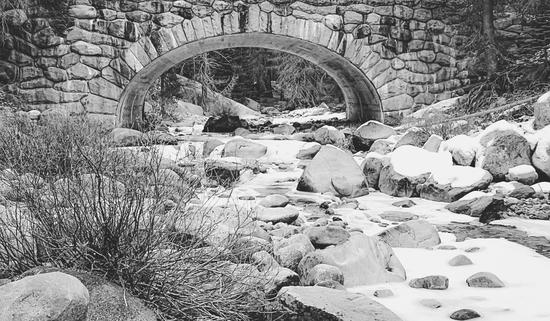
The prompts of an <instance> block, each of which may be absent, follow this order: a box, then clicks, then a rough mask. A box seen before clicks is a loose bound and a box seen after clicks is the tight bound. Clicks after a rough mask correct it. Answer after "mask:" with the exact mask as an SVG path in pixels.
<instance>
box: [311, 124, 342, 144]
mask: <svg viewBox="0 0 550 321" xmlns="http://www.w3.org/2000/svg"><path fill="white" fill-rule="evenodd" d="M313 137H314V138H315V141H316V142H318V143H319V144H321V145H326V144H331V145H336V146H344V144H345V143H346V136H345V135H344V133H342V132H341V131H339V130H338V129H337V128H335V127H332V126H328V125H325V126H323V127H321V128H319V129H317V130H316V131H315V133H313Z"/></svg>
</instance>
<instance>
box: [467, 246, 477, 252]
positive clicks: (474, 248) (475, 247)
mask: <svg viewBox="0 0 550 321" xmlns="http://www.w3.org/2000/svg"><path fill="white" fill-rule="evenodd" d="M479 250H481V249H480V248H479V247H477V246H474V247H469V248H467V249H465V250H464V252H467V253H476V252H479Z"/></svg>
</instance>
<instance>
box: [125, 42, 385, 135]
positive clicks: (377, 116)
mask: <svg viewBox="0 0 550 321" xmlns="http://www.w3.org/2000/svg"><path fill="white" fill-rule="evenodd" d="M239 47H249V48H250V47H251V48H264V49H271V50H277V51H282V52H286V53H289V54H293V55H296V56H298V57H301V58H303V59H305V60H308V61H310V62H312V63H313V64H315V65H317V66H319V67H320V68H321V69H323V70H324V71H326V73H327V74H328V75H329V76H331V77H332V78H333V79H334V80H335V81H336V83H337V84H338V86H339V87H340V89H341V91H342V94H343V96H344V99H345V102H346V113H347V119H348V120H349V121H352V122H364V121H367V120H371V119H374V120H379V121H383V120H384V116H383V112H382V103H381V100H380V97H379V95H378V93H377V91H376V88H375V87H374V85H373V84H372V82H371V81H370V80H369V79H368V78H367V76H366V75H365V74H364V73H363V72H362V71H361V70H360V69H359V68H358V67H356V66H355V65H354V64H352V63H351V62H350V61H349V60H347V59H346V58H345V57H343V56H341V55H339V54H337V53H336V52H334V51H332V50H329V49H327V48H325V47H323V46H320V45H318V44H315V43H312V42H309V41H305V40H302V39H297V38H293V37H288V36H281V35H273V34H268V33H242V34H231V35H223V36H216V37H211V38H205V39H201V40H196V41H193V42H189V43H187V44H184V45H182V46H179V47H177V48H174V49H173V50H171V51H169V52H167V53H165V54H163V55H162V56H159V57H158V58H157V59H155V60H153V61H152V62H151V63H149V64H148V65H147V66H145V67H144V68H143V69H141V70H140V71H139V72H138V73H137V74H136V75H135V76H134V77H133V78H132V80H131V81H130V83H129V84H128V85H127V86H126V87H125V89H124V91H123V93H122V95H121V97H120V100H119V103H118V108H117V126H119V127H130V128H133V127H136V126H138V125H139V124H140V123H141V122H142V117H143V106H144V103H145V97H146V94H147V91H148V90H149V87H150V86H151V85H152V84H153V83H154V81H155V80H156V79H158V78H159V77H160V76H161V75H162V74H164V73H165V72H166V71H168V70H169V69H170V68H172V67H174V66H176V65H178V64H180V63H181V62H183V61H185V60H187V59H190V58H192V57H194V56H196V55H200V54H203V53H206V52H210V51H216V50H223V49H228V48H239Z"/></svg>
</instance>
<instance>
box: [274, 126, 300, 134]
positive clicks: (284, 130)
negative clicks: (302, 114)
mask: <svg viewBox="0 0 550 321" xmlns="http://www.w3.org/2000/svg"><path fill="white" fill-rule="evenodd" d="M272 131H273V134H276V135H292V134H293V133H294V132H295V131H296V128H294V126H292V125H289V124H280V125H277V126H275V127H273V129H272Z"/></svg>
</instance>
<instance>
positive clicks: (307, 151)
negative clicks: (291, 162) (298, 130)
mask: <svg viewBox="0 0 550 321" xmlns="http://www.w3.org/2000/svg"><path fill="white" fill-rule="evenodd" d="M306 146H307V147H304V148H302V149H300V151H299V152H298V154H297V155H296V158H297V159H301V160H308V159H313V157H315V155H317V153H318V152H319V151H320V150H321V144H319V143H308V144H307V145H306Z"/></svg>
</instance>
